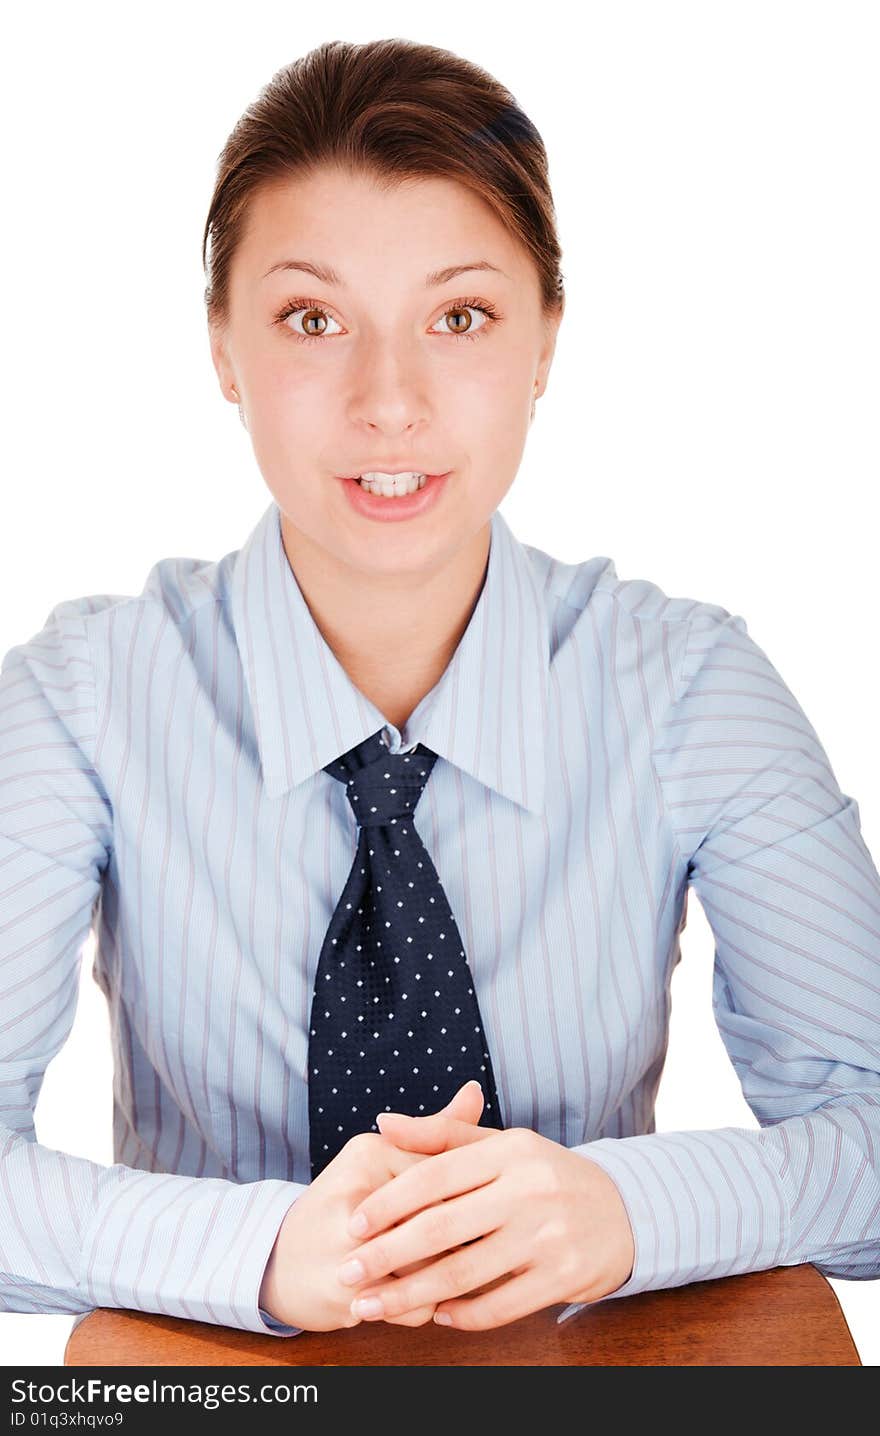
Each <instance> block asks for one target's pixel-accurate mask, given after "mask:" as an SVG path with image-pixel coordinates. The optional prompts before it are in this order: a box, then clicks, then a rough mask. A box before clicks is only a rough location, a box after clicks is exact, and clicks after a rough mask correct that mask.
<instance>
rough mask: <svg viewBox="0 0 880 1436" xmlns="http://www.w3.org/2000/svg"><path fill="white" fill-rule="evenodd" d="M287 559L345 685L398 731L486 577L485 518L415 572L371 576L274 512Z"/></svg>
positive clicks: (447, 657) (437, 672) (442, 664)
mask: <svg viewBox="0 0 880 1436" xmlns="http://www.w3.org/2000/svg"><path fill="white" fill-rule="evenodd" d="M281 534H282V540H283V544H284V551H285V553H286V555H287V560H288V563H289V564H290V566H291V569H292V570H293V572H294V574H295V576H296V581H297V583H298V584H299V587H300V589H301V590H302V594H303V597H304V598H305V600H306V603H307V605H308V608H309V612H310V613H311V615H312V618H313V620H314V622H315V624H316V626H317V628H318V629H319V631H320V633H321V635H322V637H323V638H324V641H325V642H326V643H327V645H328V647H329V648H330V649H331V650H332V652H333V654H334V656H335V657H336V659H337V660H338V662H339V663H340V664H341V665H342V667H343V668H344V669H345V671H346V673H347V674H348V676H349V678H350V679H351V681H352V683H353V684H354V685H355V687H356V688H358V689H359V690H360V692H361V693H363V694H364V695H365V696H366V697H367V698H369V699H370V701H371V702H372V703H374V704H375V705H376V707H377V708H378V709H379V710H380V712H381V713H382V714H383V716H384V717H385V719H386V720H387V721H388V722H389V723H393V724H394V725H395V727H397V728H398V729H400V730H401V731H402V730H403V729H404V727H405V726H406V723H407V721H408V719H409V716H410V714H411V713H412V712H413V710H414V709H415V708H416V707H417V706H418V704H419V703H420V702H421V700H422V699H423V698H424V697H425V695H426V694H427V693H429V692H430V691H431V689H432V688H433V687H434V686H435V685H436V684H437V682H438V681H439V680H440V678H441V677H442V675H443V673H444V672H445V670H446V668H447V667H448V666H449V663H450V661H451V659H452V656H453V654H454V653H455V650H456V648H457V647H458V645H459V643H460V641H461V638H462V635H463V634H464V631H465V629H466V628H467V626H468V623H469V622H470V618H471V615H472V613H473V611H474V607H475V606H476V602H477V599H478V598H479V596H480V591H481V589H482V586H483V582H484V580H485V577H486V569H487V562H488V557H489V543H490V538H491V523H487V524H484V526H483V527H482V528H481V529H480V530H479V532H478V533H476V534H475V535H474V536H473V538H472V539H470V540H469V541H468V542H467V543H465V544H464V545H463V546H462V547H461V548H460V549H458V550H457V551H456V553H454V554H453V555H452V557H451V558H449V559H447V560H446V561H445V562H443V563H441V564H440V565H438V567H436V568H432V569H427V570H420V571H419V572H417V573H412V572H408V573H403V574H401V573H392V574H375V573H366V572H364V570H363V569H357V568H353V567H351V565H349V564H345V563H342V562H339V561H337V560H335V559H334V558H333V557H332V556H329V555H328V554H327V551H326V550H325V549H322V548H320V547H319V546H318V545H316V544H314V543H312V541H311V540H310V539H309V538H308V537H307V536H306V535H305V534H304V533H302V532H301V530H299V529H295V528H294V527H293V525H292V524H291V523H290V522H289V520H288V519H287V517H286V515H285V514H284V513H282V515H281Z"/></svg>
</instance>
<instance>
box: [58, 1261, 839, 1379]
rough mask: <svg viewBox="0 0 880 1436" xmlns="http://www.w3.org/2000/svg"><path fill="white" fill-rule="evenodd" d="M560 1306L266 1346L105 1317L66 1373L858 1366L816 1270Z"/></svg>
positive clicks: (74, 1345) (85, 1337)
mask: <svg viewBox="0 0 880 1436" xmlns="http://www.w3.org/2000/svg"><path fill="white" fill-rule="evenodd" d="M562 1310H563V1307H562V1305H557V1306H552V1307H547V1308H546V1310H544V1311H541V1312H537V1313H535V1314H534V1315H532V1316H528V1317H524V1318H522V1320H520V1321H515V1322H511V1323H509V1325H507V1326H499V1327H496V1328H495V1329H494V1330H491V1331H456V1330H454V1329H450V1328H444V1327H441V1326H437V1325H435V1323H434V1322H432V1321H431V1322H428V1323H427V1324H426V1325H425V1326H415V1327H408V1326H393V1325H391V1323H389V1322H384V1321H376V1322H371V1321H364V1322H361V1324H360V1325H359V1326H352V1327H347V1328H345V1329H343V1330H340V1331H309V1332H305V1331H304V1332H303V1333H302V1334H301V1335H300V1336H290V1337H277V1336H263V1335H259V1334H258V1333H256V1332H251V1331H241V1330H239V1329H237V1328H235V1327H229V1326H214V1325H212V1324H211V1323H206V1322H198V1321H185V1320H183V1319H181V1318H179V1317H170V1316H157V1315H154V1314H153V1313H152V1312H143V1311H122V1310H117V1309H108V1308H99V1309H98V1310H96V1311H93V1312H90V1313H89V1315H88V1316H86V1317H84V1318H82V1319H81V1320H80V1321H79V1322H78V1324H77V1325H76V1326H75V1327H74V1329H73V1331H72V1332H71V1334H70V1337H69V1338H68V1342H67V1346H66V1349H65V1353H64V1364H65V1366H861V1364H862V1363H861V1361H860V1360H859V1354H858V1352H857V1351H856V1348H855V1344H854V1342H853V1339H852V1336H851V1335H850V1331H849V1327H848V1326H847V1324H846V1321H845V1319H844V1315H843V1312H842V1311H841V1309H840V1304H839V1302H838V1300H837V1296H836V1293H835V1291H834V1288H833V1287H832V1286H831V1285H830V1283H829V1282H828V1281H826V1279H825V1277H824V1276H822V1275H821V1273H820V1272H818V1271H817V1270H816V1268H815V1267H813V1266H810V1265H808V1264H806V1263H803V1264H801V1265H798V1266H780V1267H774V1268H773V1269H772V1270H770V1271H759V1272H748V1273H746V1274H745V1275H743V1276H731V1277H726V1278H723V1279H721V1280H717V1281H702V1282H692V1283H690V1284H689V1285H687V1286H679V1287H671V1288H668V1289H667V1290H664V1291H652V1292H642V1293H640V1294H639V1295H636V1296H628V1297H620V1298H618V1299H615V1300H613V1301H605V1302H596V1303H594V1304H593V1305H592V1306H588V1307H585V1308H584V1310H583V1311H581V1312H579V1313H578V1314H577V1315H576V1316H573V1317H571V1318H570V1319H569V1320H567V1321H565V1322H563V1323H562V1324H561V1325H560V1324H557V1321H556V1318H557V1316H558V1315H559V1313H560V1311H562Z"/></svg>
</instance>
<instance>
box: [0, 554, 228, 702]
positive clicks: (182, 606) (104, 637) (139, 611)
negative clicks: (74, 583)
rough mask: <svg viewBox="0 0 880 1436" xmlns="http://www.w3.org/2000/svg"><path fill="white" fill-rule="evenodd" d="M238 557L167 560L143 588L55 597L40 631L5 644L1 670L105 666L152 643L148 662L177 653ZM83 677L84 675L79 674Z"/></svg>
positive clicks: (218, 595)
mask: <svg viewBox="0 0 880 1436" xmlns="http://www.w3.org/2000/svg"><path fill="white" fill-rule="evenodd" d="M235 557H236V554H235V553H234V552H233V553H231V554H227V555H226V556H225V557H223V558H221V559H219V560H208V559H199V558H192V557H168V558H162V559H159V560H157V561H156V562H155V563H154V564H153V566H152V567H151V568H150V569H149V571H148V573H147V574H146V577H145V579H144V582H143V585H142V587H141V589H140V592H137V593H87V594H81V595H79V596H76V597H71V598H64V599H60V600H59V601H58V602H57V603H56V604H55V605H54V606H53V607H52V608H51V609H50V611H49V613H48V614H47V616H46V618H45V620H44V622H43V626H42V628H40V629H39V630H37V631H36V632H34V633H32V634H31V636H30V637H28V638H26V639H24V640H23V641H21V642H19V643H17V644H16V645H15V646H14V647H12V648H10V649H8V651H7V652H6V653H5V654H4V655H3V659H2V671H3V672H4V673H6V672H7V671H8V670H9V669H11V668H13V667H16V666H18V665H21V664H22V663H26V664H27V665H28V666H29V667H30V668H31V669H32V670H33V671H35V672H36V671H39V670H47V668H48V669H51V668H52V667H53V666H54V667H55V668H56V669H57V667H58V666H59V665H64V666H65V667H68V666H69V667H70V668H71V670H72V671H75V670H77V668H80V669H83V668H85V667H89V668H91V667H92V666H93V665H94V666H98V667H106V664H107V662H108V660H109V659H110V658H113V657H114V656H115V657H117V658H118V657H119V656H120V655H126V656H128V657H129V658H131V659H135V660H136V650H137V649H139V648H141V647H142V646H143V645H144V644H147V645H149V651H150V658H151V661H152V662H155V661H157V660H158V661H159V662H161V660H162V657H163V654H164V655H165V656H169V655H170V654H172V653H174V652H175V651H180V649H181V646H183V645H185V644H186V643H187V642H188V641H189V640H190V638H191V635H192V629H193V625H194V624H196V623H197V622H198V620H199V616H200V615H204V616H210V614H211V613H212V612H213V610H214V607H215V605H216V604H218V603H222V602H223V601H224V599H225V598H226V597H227V593H228V588H229V581H230V574H231V568H232V564H233V562H234V559H235ZM83 676H85V675H83Z"/></svg>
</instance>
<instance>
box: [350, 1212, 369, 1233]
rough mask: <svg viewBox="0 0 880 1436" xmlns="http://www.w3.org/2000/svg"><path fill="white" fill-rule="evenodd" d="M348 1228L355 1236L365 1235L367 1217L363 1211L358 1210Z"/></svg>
mask: <svg viewBox="0 0 880 1436" xmlns="http://www.w3.org/2000/svg"><path fill="white" fill-rule="evenodd" d="M348 1230H349V1231H350V1232H351V1235H352V1236H353V1237H362V1236H363V1234H364V1232H365V1231H366V1230H367V1219H366V1217H365V1216H364V1214H363V1212H358V1213H357V1214H356V1215H355V1216H353V1217H352V1219H351V1221H350V1222H349V1224H348Z"/></svg>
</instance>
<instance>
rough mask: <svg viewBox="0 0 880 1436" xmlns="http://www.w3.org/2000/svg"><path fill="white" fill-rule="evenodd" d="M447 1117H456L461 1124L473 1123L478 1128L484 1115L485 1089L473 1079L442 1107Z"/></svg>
mask: <svg viewBox="0 0 880 1436" xmlns="http://www.w3.org/2000/svg"><path fill="white" fill-rule="evenodd" d="M440 1110H441V1112H442V1113H443V1115H444V1116H445V1117H456V1118H457V1119H458V1121H459V1122H472V1123H473V1124H474V1126H476V1125H477V1124H478V1122H479V1120H480V1118H481V1117H482V1115H483V1089H482V1087H481V1086H480V1084H479V1082H477V1081H476V1080H475V1079H472V1080H471V1081H470V1082H465V1084H464V1086H463V1087H459V1089H458V1091H457V1092H456V1094H455V1096H454V1097H453V1098H452V1101H451V1102H447V1104H446V1106H445V1107H442V1108H441V1109H440Z"/></svg>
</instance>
